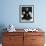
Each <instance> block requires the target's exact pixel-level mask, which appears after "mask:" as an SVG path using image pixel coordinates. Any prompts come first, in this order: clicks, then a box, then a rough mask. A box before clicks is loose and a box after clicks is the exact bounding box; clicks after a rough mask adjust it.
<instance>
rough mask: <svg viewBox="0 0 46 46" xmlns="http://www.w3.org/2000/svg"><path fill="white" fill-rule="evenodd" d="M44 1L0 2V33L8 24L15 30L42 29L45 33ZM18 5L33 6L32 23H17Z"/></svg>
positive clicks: (0, 0) (15, 0)
mask: <svg viewBox="0 0 46 46" xmlns="http://www.w3.org/2000/svg"><path fill="white" fill-rule="evenodd" d="M45 4H46V0H0V31H2V29H3V28H4V27H7V26H8V25H9V24H13V25H14V26H15V28H20V29H24V28H37V27H39V28H42V29H43V30H44V31H45V32H46V5H45ZM19 5H34V23H20V22H19Z"/></svg>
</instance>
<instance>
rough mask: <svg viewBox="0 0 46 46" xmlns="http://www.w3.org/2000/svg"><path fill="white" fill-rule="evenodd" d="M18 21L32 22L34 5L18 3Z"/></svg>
mask: <svg viewBox="0 0 46 46" xmlns="http://www.w3.org/2000/svg"><path fill="white" fill-rule="evenodd" d="M19 22H20V23H33V22H34V5H19Z"/></svg>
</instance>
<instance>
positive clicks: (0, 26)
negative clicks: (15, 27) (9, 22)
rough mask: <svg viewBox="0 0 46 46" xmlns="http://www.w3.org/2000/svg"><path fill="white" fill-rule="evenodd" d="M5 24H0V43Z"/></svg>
mask: <svg viewBox="0 0 46 46" xmlns="http://www.w3.org/2000/svg"><path fill="white" fill-rule="evenodd" d="M4 28H6V27H5V25H4V24H0V43H2V36H3V32H5V31H6V30H4Z"/></svg>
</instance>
